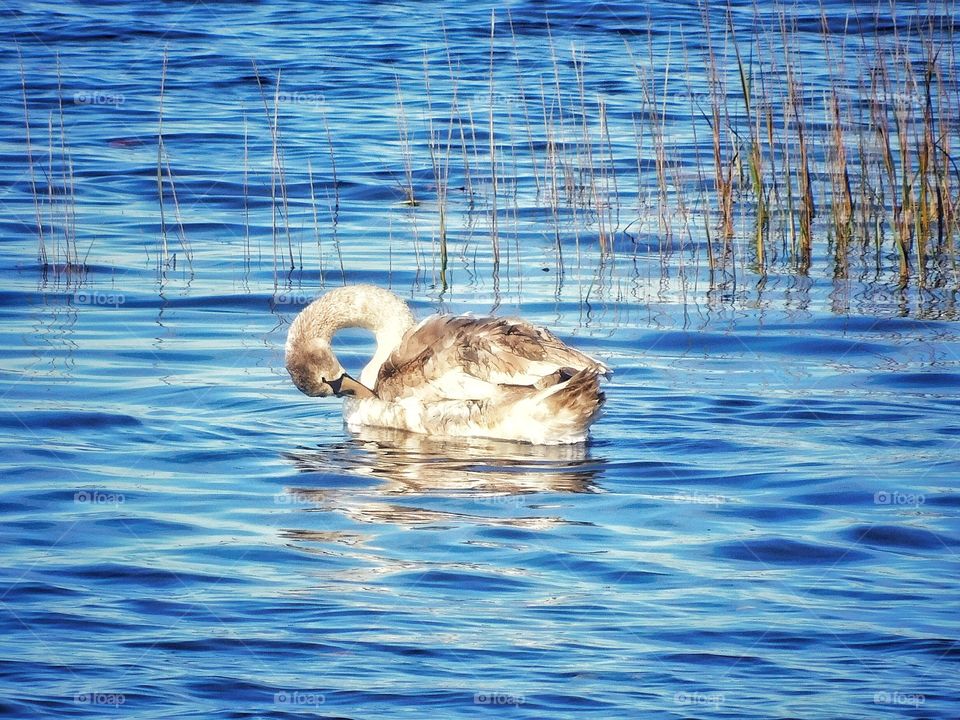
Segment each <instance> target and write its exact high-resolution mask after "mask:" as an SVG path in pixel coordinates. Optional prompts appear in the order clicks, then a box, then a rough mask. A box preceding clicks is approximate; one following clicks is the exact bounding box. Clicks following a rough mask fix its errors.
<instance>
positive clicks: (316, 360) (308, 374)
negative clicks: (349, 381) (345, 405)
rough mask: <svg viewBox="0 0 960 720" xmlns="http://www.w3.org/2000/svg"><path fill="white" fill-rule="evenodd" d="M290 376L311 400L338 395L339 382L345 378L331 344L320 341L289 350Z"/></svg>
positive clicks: (302, 344) (288, 369)
mask: <svg viewBox="0 0 960 720" xmlns="http://www.w3.org/2000/svg"><path fill="white" fill-rule="evenodd" d="M287 372H288V373H290V379H291V380H293V384H294V385H296V386H297V389H298V390H299V391H300V392H302V393H303V394H304V395H309V396H310V397H329V396H330V395H336V394H338V393H337V391H338V390H340V379H341V378H343V376H344V375H345V374H346V373H345V372H344V371H343V366H341V365H340V361H339V360H337V357H336V355H334V354H333V349H332V348H331V347H330V343H328V342H327V341H326V340H323V339H321V338H311V339H310V340H307V341H306V342H303V343H298V344H296V345H291V346H290V347H288V348H287Z"/></svg>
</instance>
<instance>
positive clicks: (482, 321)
mask: <svg viewBox="0 0 960 720" xmlns="http://www.w3.org/2000/svg"><path fill="white" fill-rule="evenodd" d="M347 327H360V328H365V329H367V330H370V331H371V332H373V333H374V334H375V335H376V339H377V350H376V352H375V354H374V356H373V359H372V360H371V361H370V362H369V363H368V364H367V366H366V367H365V368H364V369H363V372H361V373H360V380H359V381H357V380H355V379H354V378H352V377H350V375H348V374H347V373H346V372H345V371H344V369H343V367H342V366H341V365H340V362H339V361H338V360H337V358H336V356H335V355H334V354H333V350H332V349H331V346H330V341H331V339H332V338H333V336H334V334H335V333H336V332H337V331H338V330H341V329H342V328H347ZM286 364H287V371H288V372H289V373H290V377H291V378H292V379H293V383H294V384H295V385H296V386H297V388H299V389H300V391H301V392H303V393H305V394H306V395H310V396H311V397H327V396H330V395H336V396H337V397H343V398H345V400H344V404H343V414H344V418H345V419H346V422H347V425H348V427H350V428H351V429H352V430H356V429H358V428H360V427H361V426H375V427H386V428H396V429H399V430H407V431H411V432H417V433H426V434H429V435H435V436H446V437H451V436H474V437H488V438H501V439H506V440H520V441H525V442H530V443H536V444H544V445H555V444H562V443H575V442H581V441H583V440H585V439H586V437H587V431H588V429H589V426H590V423H591V422H593V420H594V419H596V417H597V415H598V413H599V411H600V406H601V405H602V404H603V401H604V396H603V393H602V392H601V391H600V376H601V375H602V376H606V377H609V375H610V372H611V371H610V368H608V367H607V366H606V365H604V364H603V363H602V362H599V361H598V360H594V359H593V358H591V357H589V356H588V355H585V354H583V353H581V352H579V351H577V350H574V349H573V348H570V347H567V346H566V345H564V344H563V343H562V342H561V341H560V340H558V339H557V338H556V337H554V336H553V335H552V334H550V333H549V332H548V331H546V330H543V329H541V328H537V327H534V326H533V325H530V324H529V323H527V322H524V321H523V320H518V319H505V318H492V317H486V318H476V317H469V316H459V317H458V316H452V315H434V316H433V317H429V318H427V319H426V320H424V321H423V322H421V323H420V324H418V325H415V324H414V319H413V315H412V314H411V313H410V309H409V308H408V307H407V305H406V303H404V302H403V300H401V299H400V298H399V297H397V296H396V295H394V294H393V293H391V292H388V291H386V290H382V289H380V288H377V287H374V286H372V285H353V286H349V287H344V288H338V289H336V290H331V291H330V292H328V293H327V294H326V295H323V296H322V297H320V298H318V299H317V300H314V301H313V302H312V303H311V304H310V305H308V306H307V307H306V308H304V309H303V311H302V312H301V313H300V314H299V315H298V316H297V317H296V319H295V320H294V321H293V323H292V324H291V325H290V331H289V333H288V334H287V346H286Z"/></svg>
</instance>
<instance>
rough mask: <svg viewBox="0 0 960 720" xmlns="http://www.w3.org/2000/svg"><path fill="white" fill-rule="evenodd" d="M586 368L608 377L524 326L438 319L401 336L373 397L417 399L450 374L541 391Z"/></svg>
mask: <svg viewBox="0 0 960 720" xmlns="http://www.w3.org/2000/svg"><path fill="white" fill-rule="evenodd" d="M586 368H590V369H592V370H594V371H595V372H598V373H606V372H609V370H608V369H607V368H606V366H604V365H602V364H601V363H598V362H597V361H596V360H594V359H593V358H590V357H589V356H587V355H585V354H583V353H581V352H579V351H577V350H574V349H573V348H570V347H568V346H567V345H565V344H564V343H563V342H561V341H560V340H559V339H557V338H556V337H555V336H554V335H553V334H551V333H550V332H549V331H547V330H544V329H542V328H538V327H535V326H533V325H531V324H530V323H528V322H526V321H524V320H518V319H509V318H490V317H487V318H473V317H464V316H448V315H439V316H436V317H433V318H430V319H429V320H427V321H425V322H424V323H422V324H421V325H420V326H418V327H416V328H414V329H412V330H411V331H410V332H408V333H407V334H406V335H405V336H404V338H403V340H402V342H401V343H400V345H399V347H397V349H396V350H394V352H393V353H392V354H391V355H390V357H389V358H388V359H387V361H386V362H385V363H384V364H383V366H382V367H381V368H380V374H379V377H378V378H377V385H376V392H377V395H378V396H379V397H380V398H381V399H384V400H394V399H397V398H400V397H403V396H405V395H408V394H411V393H418V394H419V393H422V392H423V386H424V385H429V384H430V383H431V382H432V381H436V380H438V379H439V378H440V377H442V376H443V375H444V374H446V373H448V372H450V371H451V370H455V369H456V370H459V371H461V372H463V373H465V374H467V375H469V376H471V377H473V378H475V379H477V380H480V381H482V382H486V383H492V384H495V385H525V386H531V387H537V388H542V387H549V386H550V385H552V384H556V383H558V382H562V381H563V380H564V379H569V378H570V377H572V376H573V374H574V373H575V372H577V371H579V370H583V369H586ZM557 373H559V374H557ZM553 376H556V377H555V379H553ZM548 377H549V378H551V379H550V380H547V378H548Z"/></svg>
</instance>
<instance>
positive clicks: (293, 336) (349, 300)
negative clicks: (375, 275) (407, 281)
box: [287, 285, 414, 390]
mask: <svg viewBox="0 0 960 720" xmlns="http://www.w3.org/2000/svg"><path fill="white" fill-rule="evenodd" d="M413 322H414V321H413V314H412V313H411V312H410V309H409V308H408V307H407V304H406V303H405V302H404V301H403V300H401V299H400V298H399V297H397V296H396V295H394V294H393V293H392V292H389V291H388V290H383V289H382V288H378V287H376V286H374V285H350V286H347V287H344V288H337V289H336V290H331V291H330V292H328V293H327V294H326V295H324V296H323V297H321V298H319V299H318V300H315V301H314V302H312V303H311V304H310V305H308V306H307V307H306V308H304V309H303V312H301V313H300V314H299V315H298V316H297V317H296V319H295V320H294V321H293V324H292V325H291V326H290V332H289V334H288V336H287V348H288V349H289V348H290V347H292V346H295V345H297V344H299V343H302V342H305V341H307V340H311V339H313V338H320V339H322V340H325V341H326V342H327V343H329V342H330V340H331V339H332V338H333V336H334V335H335V334H336V333H337V331H339V330H342V329H343V328H348V327H359V328H363V329H365V330H369V331H370V332H372V333H373V334H374V335H375V336H376V338H377V350H376V352H375V353H374V356H373V359H372V360H371V361H370V362H369V363H368V364H367V366H366V367H365V368H364V369H363V372H362V373H361V374H360V382H361V383H363V384H364V385H366V386H367V387H368V388H370V389H371V390H373V389H374V385H375V384H376V381H377V374H378V373H379V372H380V366H381V365H383V363H384V362H385V361H386V359H387V358H388V357H389V356H390V353H391V352H393V351H394V349H396V347H397V346H398V345H399V344H400V340H401V339H402V338H403V335H404V333H406V332H407V330H409V329H410V328H411V327H413Z"/></svg>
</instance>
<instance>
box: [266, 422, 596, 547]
mask: <svg viewBox="0 0 960 720" xmlns="http://www.w3.org/2000/svg"><path fill="white" fill-rule="evenodd" d="M286 457H287V458H288V459H289V460H291V461H292V462H293V463H294V465H295V467H296V468H297V469H298V470H299V471H300V472H302V473H311V474H321V477H320V478H317V484H315V485H313V486H305V485H304V486H297V487H287V488H286V493H287V494H288V496H289V497H290V502H291V503H294V502H295V503H297V504H298V505H303V504H307V505H314V508H311V509H317V510H321V511H324V510H325V511H332V512H338V513H341V514H343V515H346V516H347V517H349V518H350V519H351V520H353V521H355V522H362V523H375V524H384V523H389V524H394V525H407V526H423V525H450V524H460V523H463V522H468V523H473V524H484V525H509V526H512V527H524V528H529V529H538V528H540V529H542V528H548V527H552V526H555V525H558V524H563V523H567V522H569V521H567V520H561V519H559V518H551V517H542V516H529V517H518V516H516V512H515V509H516V508H519V507H521V506H522V505H523V498H524V497H525V496H529V495H532V494H534V493H591V492H599V488H598V486H597V485H596V477H597V476H598V474H599V473H601V472H602V470H603V466H604V462H603V460H602V459H598V458H595V457H591V456H590V454H589V452H588V450H587V447H586V445H584V444H578V445H528V444H523V443H515V442H508V441H500V440H482V439H453V440H451V439H449V438H443V439H438V438H431V437H430V436H426V435H418V434H414V433H406V432H402V431H398V430H391V429H381V428H363V429H362V430H360V431H359V432H357V433H356V434H354V435H353V436H352V437H351V438H350V439H349V440H348V441H346V442H342V443H337V444H333V445H327V446H324V447H318V448H315V449H298V450H296V451H293V452H289V453H286ZM322 476H327V477H329V478H330V479H331V480H332V479H334V478H336V479H337V480H336V483H335V484H334V486H332V487H331V486H330V485H326V486H324V485H323V477H322ZM344 476H347V477H351V476H352V477H356V478H367V479H374V480H377V481H378V482H377V484H376V485H374V486H372V487H371V486H370V485H368V484H366V483H365V484H363V485H362V486H360V487H357V486H356V485H352V484H348V485H345V484H344V482H343V477H344ZM438 496H442V497H459V498H464V499H465V500H468V501H473V502H472V503H471V505H470V510H471V511H472V512H462V513H461V512H450V511H444V510H436V509H433V508H425V507H419V506H418V505H417V504H414V503H413V502H412V501H414V500H415V499H417V498H420V499H421V500H425V499H427V498H429V497H438ZM398 501H400V502H398ZM481 504H482V509H483V512H482V514H480V513H477V512H475V508H476V507H477V506H479V505H481ZM284 534H285V535H287V536H288V537H289V538H291V539H300V540H315V541H316V540H335V541H340V542H344V541H347V542H349V540H350V538H349V537H342V538H339V537H338V538H334V537H329V536H328V535H329V534H328V533H317V532H310V531H305V530H304V531H297V530H287V531H285V533H284ZM333 534H334V535H336V534H337V533H333Z"/></svg>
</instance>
